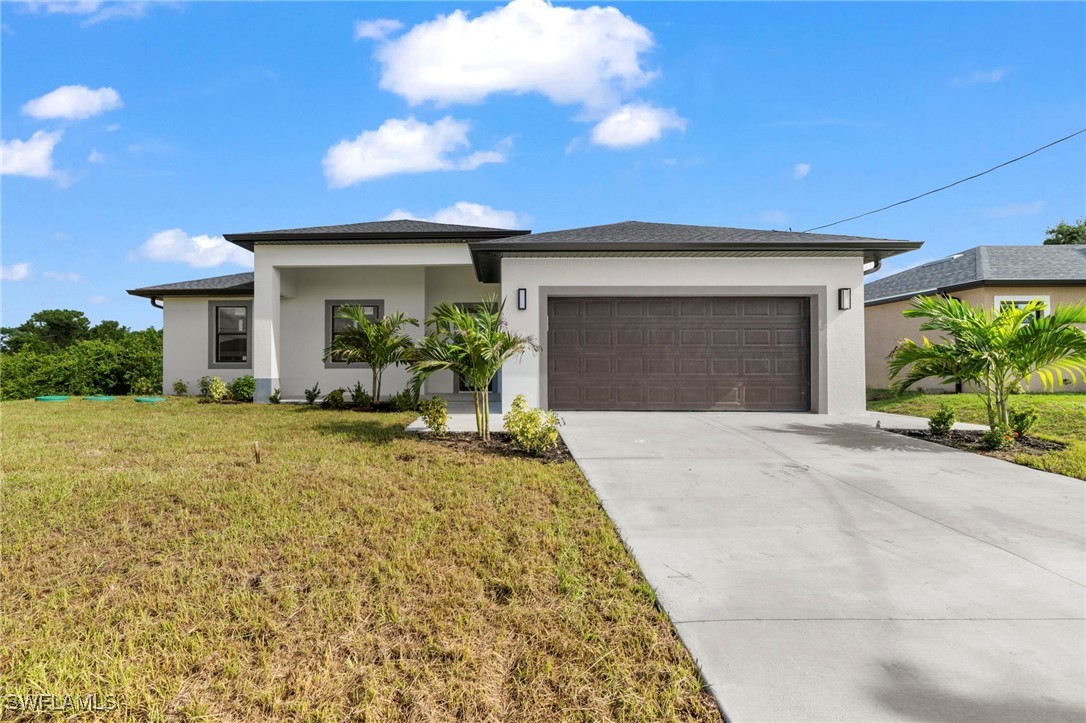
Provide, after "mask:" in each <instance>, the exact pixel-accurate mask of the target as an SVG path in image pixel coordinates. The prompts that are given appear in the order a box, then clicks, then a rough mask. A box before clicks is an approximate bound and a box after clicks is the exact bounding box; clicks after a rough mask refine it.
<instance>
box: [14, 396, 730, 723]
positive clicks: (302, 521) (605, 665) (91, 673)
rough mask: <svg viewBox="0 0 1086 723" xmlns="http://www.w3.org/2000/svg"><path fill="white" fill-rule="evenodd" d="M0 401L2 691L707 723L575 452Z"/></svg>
mask: <svg viewBox="0 0 1086 723" xmlns="http://www.w3.org/2000/svg"><path fill="white" fill-rule="evenodd" d="M0 409H2V414H3V426H4V440H3V451H2V460H3V468H4V477H5V482H4V487H3V497H2V499H3V517H2V523H0V524H2V530H0V531H2V535H3V537H2V542H3V557H2V561H0V599H2V605H3V611H2V612H3V614H2V616H0V694H11V693H14V694H26V693H56V694H59V695H64V694H76V693H79V694H82V695H86V694H88V693H93V692H98V693H101V694H103V695H105V694H111V695H115V696H116V698H117V700H118V703H119V704H120V713H121V714H123V717H125V718H128V719H141V720H163V719H200V718H202V717H205V716H207V717H212V718H214V719H217V720H252V719H279V720H346V719H365V720H449V719H458V720H518V721H519V720H646V721H647V720H663V719H680V720H712V719H719V714H718V713H717V711H716V708H715V707H714V705H713V702H712V699H711V697H710V696H708V695H707V693H706V692H705V691H704V690H703V689H702V687H701V684H700V682H699V679H698V677H697V673H696V670H695V667H694V664H693V662H692V660H691V658H690V656H689V654H688V653H687V652H686V651H685V649H684V648H683V647H682V645H681V644H680V643H679V641H678V640H677V638H676V636H675V634H674V632H673V630H672V628H671V626H670V625H669V623H668V621H667V619H666V618H665V617H664V616H663V614H662V613H660V612H659V611H658V610H657V609H656V607H655V605H654V598H653V594H652V591H651V590H650V589H649V588H648V586H647V585H646V583H645V581H644V579H643V578H642V576H641V574H640V571H639V570H638V568H637V566H636V565H635V563H634V562H633V560H632V559H631V557H630V555H629V554H628V552H627V551H626V550H625V548H624V547H623V546H622V544H621V542H620V540H619V539H618V537H617V535H616V533H615V531H614V529H613V527H612V526H611V524H610V522H609V521H608V520H607V518H606V516H605V515H604V513H603V512H602V510H601V509H600V507H599V503H598V500H597V499H596V498H595V496H594V494H593V493H592V491H591V489H590V488H589V487H588V485H587V483H586V482H585V480H584V478H583V476H582V475H581V474H580V471H579V470H578V468H577V467H576V466H575V465H574V464H572V463H568V462H567V463H561V464H543V463H540V462H538V461H535V460H530V459H517V458H505V457H499V456H495V455H483V454H480V453H477V452H471V451H465V450H451V449H447V448H443V447H439V446H435V445H432V444H428V443H426V442H425V441H422V440H418V439H414V438H411V437H410V436H408V435H405V434H403V432H402V428H403V425H404V424H405V423H406V422H407V421H409V419H410V415H372V414H359V413H356V412H333V411H321V410H315V409H309V408H292V407H285V406H284V407H269V406H252V405H237V406H216V405H197V404H195V403H194V402H193V401H192V400H187V399H184V400H182V399H170V400H169V401H168V402H167V403H165V404H160V405H137V404H134V403H132V402H131V400H128V399H118V400H117V401H116V402H115V403H112V404H92V403H88V402H81V401H79V400H72V401H69V402H66V403H61V404H42V403H35V402H7V403H4V404H3V405H2V408H0ZM253 441H259V442H260V447H261V451H262V455H263V462H262V464H259V465H257V464H255V463H254V461H253V457H252V451H251V445H252V442H253ZM113 715H114V716H115V714H113Z"/></svg>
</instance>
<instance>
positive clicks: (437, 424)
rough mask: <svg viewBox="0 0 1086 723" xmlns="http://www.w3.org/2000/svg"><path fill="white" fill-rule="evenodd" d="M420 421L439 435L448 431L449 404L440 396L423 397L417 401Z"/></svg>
mask: <svg viewBox="0 0 1086 723" xmlns="http://www.w3.org/2000/svg"><path fill="white" fill-rule="evenodd" d="M419 412H420V413H421V414H422V421H423V423H425V424H426V427H427V429H429V430H430V431H431V432H433V433H434V434H436V435H438V436H441V435H442V434H445V433H446V432H448V431H449V405H448V404H446V403H445V400H444V399H443V398H441V397H434V398H433V399H423V400H422V401H421V402H419Z"/></svg>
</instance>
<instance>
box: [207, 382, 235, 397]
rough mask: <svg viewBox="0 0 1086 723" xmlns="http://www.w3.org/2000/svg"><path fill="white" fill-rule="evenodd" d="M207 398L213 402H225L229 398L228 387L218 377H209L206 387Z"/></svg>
mask: <svg viewBox="0 0 1086 723" xmlns="http://www.w3.org/2000/svg"><path fill="white" fill-rule="evenodd" d="M207 398H208V399H210V400H211V401H213V402H225V401H226V400H227V399H229V398H230V387H228V386H226V382H224V381H223V380H222V379H220V378H219V377H211V382H210V383H209V384H208V387H207Z"/></svg>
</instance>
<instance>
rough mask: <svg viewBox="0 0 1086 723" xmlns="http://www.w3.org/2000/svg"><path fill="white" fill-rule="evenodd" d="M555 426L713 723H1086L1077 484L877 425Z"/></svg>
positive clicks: (672, 416) (843, 420)
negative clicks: (639, 575) (705, 695)
mask: <svg viewBox="0 0 1086 723" xmlns="http://www.w3.org/2000/svg"><path fill="white" fill-rule="evenodd" d="M562 416H563V418H564V419H565V421H566V426H565V427H564V428H563V432H562V435H563V437H564V438H565V440H566V443H567V444H568V445H569V448H570V450H571V451H572V452H573V455H574V457H576V459H577V461H578V463H579V464H580V465H581V468H582V469H583V470H584V472H585V474H586V475H587V476H588V480H589V481H590V482H591V484H592V486H593V487H594V488H595V490H596V492H597V493H598V494H599V496H600V498H601V499H602V500H603V505H604V507H605V508H606V510H607V512H608V514H610V516H611V518H612V519H613V520H614V522H615V524H616V525H617V526H618V529H619V532H620V533H621V534H622V537H623V538H624V539H625V541H626V543H627V544H628V545H629V547H630V549H631V550H632V551H633V554H634V555H635V557H636V558H637V560H638V561H639V562H640V564H641V567H642V569H643V570H644V573H645V575H646V577H647V578H648V581H649V583H650V584H651V585H652V586H653V587H654V588H655V589H656V591H657V595H658V596H659V600H660V603H661V604H662V605H663V607H664V609H665V610H667V612H668V613H669V614H670V616H671V618H672V620H673V621H674V623H675V626H676V628H677V629H678V631H679V635H680V636H681V637H682V639H683V641H684V642H685V643H686V645H687V647H688V648H689V649H690V650H691V652H692V653H693V655H694V657H695V658H696V659H697V661H698V663H699V665H700V666H701V668H702V671H703V674H704V676H705V679H706V681H707V682H708V683H709V685H710V686H712V690H713V693H714V695H716V697H717V700H718V701H719V702H720V704H721V707H722V709H723V710H724V712H725V715H726V716H727V717H728V718H729V719H730V720H732V721H736V722H737V723H738V722H740V721H813V720H823V721H874V720H879V721H883V720H911V721H912V720H915V721H986V722H987V721H1057V720H1058V721H1082V720H1084V717H1086V622H1084V610H1086V587H1084V582H1086V580H1084V576H1086V541H1084V532H1086V496H1084V489H1086V484H1084V483H1083V482H1082V481H1079V480H1074V479H1071V478H1068V477H1062V476H1059V475H1054V474H1048V473H1045V472H1038V471H1035V470H1031V469H1028V468H1025V467H1020V466H1017V465H1014V464H1010V463H1007V462H1003V461H1000V460H995V459H989V458H986V457H982V456H979V455H974V454H969V453H965V452H959V451H957V450H953V449H949V448H946V447H941V446H938V445H934V444H929V443H926V442H922V441H919V440H913V439H910V438H907V437H903V436H901V435H896V434H892V433H889V432H885V431H881V430H878V429H875V428H874V422H875V419H876V416H875V415H857V416H855V417H840V416H818V415H797V414H793V415H785V414H753V413H736V414H717V413H689V414H687V413H632V412H567V413H564V414H563V415H562ZM878 416H879V417H881V418H882V419H883V420H891V419H892V418H893V417H892V415H878ZM902 419H908V418H902ZM883 425H884V426H892V424H890V423H889V422H888V421H883Z"/></svg>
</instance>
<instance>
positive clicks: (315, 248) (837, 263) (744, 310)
mask: <svg viewBox="0 0 1086 723" xmlns="http://www.w3.org/2000/svg"><path fill="white" fill-rule="evenodd" d="M225 238H226V239H227V240H228V241H231V242H233V243H235V244H237V245H239V246H241V247H242V248H245V249H247V250H249V251H252V253H253V262H254V271H253V272H252V273H249V274H233V275H230V276H219V277H215V278H210V279H198V280H195V281H185V282H180V283H173V284H163V285H158V286H148V287H144V288H140V289H133V290H131V291H129V293H130V294H133V295H135V296H141V297H146V298H149V299H151V302H152V303H153V304H155V305H156V306H161V308H162V309H163V326H164V369H163V375H164V379H165V382H166V385H167V387H169V385H170V384H171V383H172V382H173V381H174V380H175V379H182V380H184V381H185V382H186V383H188V385H189V386H190V387H191V386H193V385H194V384H195V383H196V380H197V379H198V378H199V377H201V376H205V375H219V376H221V377H223V378H224V379H231V378H233V377H235V376H238V375H243V374H252V375H253V376H254V377H256V380H257V401H266V400H267V399H268V396H269V395H270V394H271V393H272V391H273V390H274V389H281V391H282V395H283V398H284V399H297V398H300V397H301V396H302V395H303V391H304V390H305V389H306V388H308V387H311V386H312V385H313V384H314V383H319V384H320V386H321V388H322V390H324V391H329V390H331V389H334V388H336V387H344V388H347V387H350V386H351V385H352V384H353V383H354V382H355V381H358V380H364V379H365V378H366V376H367V375H366V373H365V368H364V367H362V366H361V365H344V364H338V363H334V362H326V361H324V359H323V351H324V349H325V348H326V347H327V345H328V343H329V342H330V340H331V339H332V337H333V336H334V334H335V333H336V331H337V329H338V328H341V327H339V324H342V323H344V322H343V321H342V320H338V319H337V318H336V310H337V308H338V307H339V306H341V305H343V304H360V305H362V306H364V307H365V308H366V310H367V311H368V312H369V313H371V314H373V315H374V316H375V317H378V316H381V315H383V314H386V313H388V312H391V311H394V310H398V311H402V312H404V313H406V314H408V315H410V316H414V317H416V318H418V319H424V318H425V317H426V316H427V314H428V313H429V312H430V310H431V309H433V307H434V306H435V304H437V303H439V302H453V303H459V304H472V303H477V302H479V301H481V300H483V299H484V298H486V297H487V296H489V295H492V294H497V295H500V296H501V297H502V298H504V299H505V300H506V319H507V322H508V324H509V326H510V327H511V328H513V329H515V330H517V331H519V332H521V333H525V334H530V335H532V336H533V337H535V338H536V339H538V340H539V342H540V344H541V346H542V351H541V352H540V353H539V354H528V355H525V356H524V357H523V358H521V359H519V360H514V361H512V362H510V363H508V364H506V366H505V367H504V369H503V370H502V372H501V375H500V377H499V378H498V379H497V380H496V381H495V389H494V390H493V391H494V393H495V395H497V396H500V397H501V398H502V400H503V406H504V407H506V408H507V407H508V405H509V403H510V402H511V401H512V399H513V398H514V397H515V396H516V395H518V394H524V395H525V396H526V397H527V399H528V401H529V403H530V404H532V405H538V406H543V407H547V408H551V409H565V410H572V409H597V410H612V409H644V410H666V409H689V410H701V409H706V410H709V409H711V410H777V411H813V412H819V413H849V412H857V411H860V410H862V409H863V408H864V368H863V358H864V356H863V349H864V312H863V278H864V272H865V270H868V269H870V268H872V267H874V266H876V265H877V264H878V263H879V262H880V261H881V260H882V259H884V258H887V257H890V256H894V255H896V254H900V253H903V252H905V251H909V250H912V249H915V248H918V247H919V246H920V244H919V243H916V242H908V241H892V240H886V239H870V238H860V237H854V236H837V235H829V234H807V233H792V232H774V231H758V230H748V229H734V228H724V227H709V226H686V225H678V224H658V223H641V222H634V221H630V222H624V223H617V224H609V225H605V226H592V227H588V228H578V229H570V230H566V231H555V232H550V233H540V234H531V233H529V232H527V231H509V230H505V229H493V228H480V227H472V226H454V225H447V224H436V223H428V222H422V221H409V220H402V221H381V222H374V223H360V224H350V225H345V226H323V227H311V228H299V229H287V230H281V231H265V232H257V233H242V234H227V235H226V236H225ZM412 331H413V333H414V334H415V336H420V335H421V334H422V333H424V330H423V329H414V330H412ZM408 381H409V373H408V372H407V370H405V369H402V368H393V369H389V370H388V371H387V372H386V375H385V382H384V385H383V386H384V389H386V390H388V391H389V392H396V391H398V390H399V389H402V388H403V387H405V386H406V385H407V383H408ZM423 392H424V393H426V394H441V395H446V396H448V395H456V394H460V393H465V389H464V386H463V385H462V383H461V382H460V381H459V380H457V379H454V378H453V376H452V375H451V374H436V375H434V376H433V377H431V378H430V379H429V380H428V381H427V383H426V386H425V387H424V389H423Z"/></svg>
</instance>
